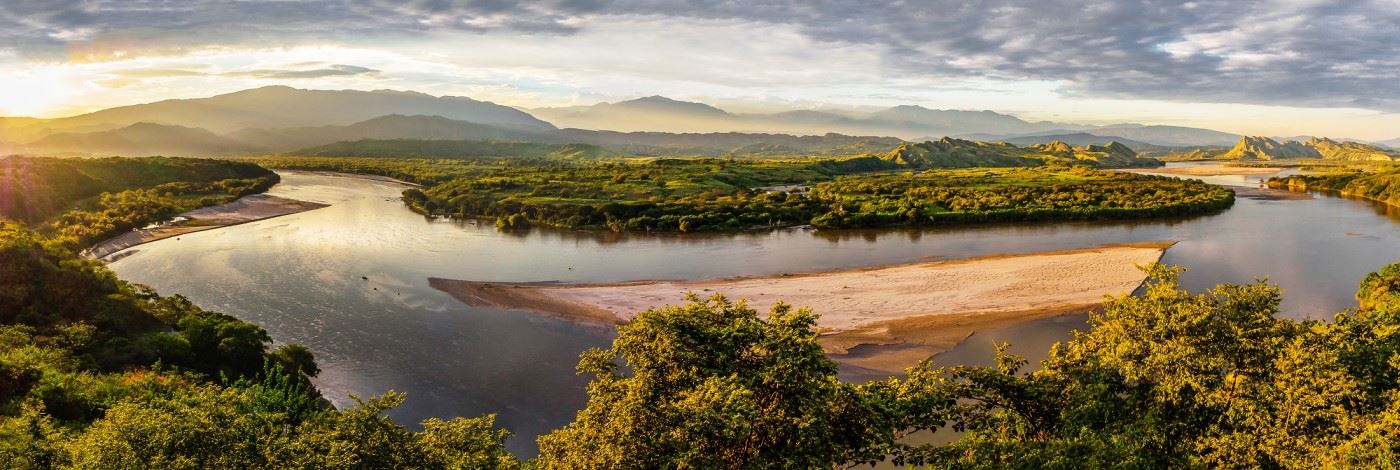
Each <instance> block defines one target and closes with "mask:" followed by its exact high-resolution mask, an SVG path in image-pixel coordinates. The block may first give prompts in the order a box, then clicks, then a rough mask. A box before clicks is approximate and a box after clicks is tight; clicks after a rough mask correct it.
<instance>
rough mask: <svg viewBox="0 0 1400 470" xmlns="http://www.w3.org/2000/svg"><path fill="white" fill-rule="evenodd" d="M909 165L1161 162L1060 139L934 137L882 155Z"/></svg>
mask: <svg viewBox="0 0 1400 470" xmlns="http://www.w3.org/2000/svg"><path fill="white" fill-rule="evenodd" d="M884 158H885V159H886V160H889V161H891V162H893V163H896V164H899V165H903V166H909V167H913V168H970V167H1007V166H1038V165H1045V164H1050V163H1056V164H1086V163H1087V164H1089V165H1091V166H1098V167H1151V166H1161V163H1160V162H1158V161H1156V160H1151V159H1145V158H1138V155H1137V152H1134V151H1133V149H1131V148H1128V146H1126V145H1123V144H1121V143H1118V142H1110V143H1108V144H1107V145H1086V146H1073V145H1070V144H1067V143H1065V142H1061V141H1058V140H1057V141H1052V142H1048V143H1045V144H1040V145H1032V146H1028V147H1019V146H1016V145H1013V144H1009V143H1006V142H982V141H974V140H964V139H957V138H952V137H944V138H941V139H938V140H936V141H925V142H921V143H914V144H904V145H900V146H899V147H897V148H895V149H894V150H892V151H890V152H889V153H888V154H886V155H885V157H884Z"/></svg>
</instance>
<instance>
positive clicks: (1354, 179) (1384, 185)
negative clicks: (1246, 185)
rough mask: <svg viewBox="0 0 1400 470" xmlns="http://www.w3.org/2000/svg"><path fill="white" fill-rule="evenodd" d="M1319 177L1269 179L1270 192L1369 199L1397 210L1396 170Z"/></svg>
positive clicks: (1399, 173) (1399, 185)
mask: <svg viewBox="0 0 1400 470" xmlns="http://www.w3.org/2000/svg"><path fill="white" fill-rule="evenodd" d="M1325 169H1326V170H1327V171H1328V172H1327V173H1323V174H1310V175H1292V176H1285V177H1275V178H1269V179H1268V181H1266V182H1265V183H1266V184H1268V185H1269V187H1270V188H1277V189H1288V190H1291V191H1329V192H1335V193H1339V194H1341V195H1343V196H1350V197H1358V198H1362V199H1370V200H1372V201H1379V202H1383V203H1386V204H1389V205H1392V206H1400V170H1394V169H1392V168H1390V167H1387V168H1385V169H1381V170H1379V171H1367V169H1366V167H1350V168H1348V169H1341V170H1339V169H1338V168H1335V167H1326V168H1325Z"/></svg>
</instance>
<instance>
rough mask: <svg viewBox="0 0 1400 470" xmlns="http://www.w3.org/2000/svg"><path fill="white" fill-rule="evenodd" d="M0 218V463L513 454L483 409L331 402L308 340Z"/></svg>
mask: <svg viewBox="0 0 1400 470" xmlns="http://www.w3.org/2000/svg"><path fill="white" fill-rule="evenodd" d="M269 342H270V338H269V337H268V335H267V333H266V332H265V331H263V329H262V328H259V327H257V326H256V325H253V324H251V323H246V322H243V321H239V320H237V319H235V318H233V317H230V316H227V315H223V314H219V313H214V312H209V311H205V310H203V309H200V308H199V307H197V306H195V305H194V304H193V303H191V302H190V301H189V300H187V299H185V298H183V297H178V296H175V297H162V296H159V295H157V294H155V293H154V292H151V291H150V290H149V289H147V288H145V287H142V286H137V285H132V284H128V283H125V282H123V281H120V280H118V279H116V277H115V276H113V275H112V273H111V272H110V271H108V270H107V269H106V268H105V267H103V266H102V265H101V264H100V263H98V262H96V261H91V260H83V259H79V258H77V257H76V256H74V255H73V254H72V252H71V251H69V250H67V249H65V248H63V246H62V244H61V243H56V242H54V241H53V240H47V239H45V238H43V237H42V236H39V235H37V234H35V233H34V232H32V231H30V230H27V229H25V228H23V227H20V226H18V225H15V224H11V223H5V222H0V467H3V468H513V467H515V466H516V462H515V460H514V458H513V457H511V456H510V455H509V454H507V453H506V452H505V450H504V446H503V443H504V440H505V439H506V438H507V437H508V436H509V433H507V432H506V431H504V430H499V429H496V428H494V426H493V418H492V417H490V416H488V417H484V418H476V419H462V418H457V419H454V420H451V421H440V420H430V421H428V422H425V423H424V431H423V432H417V433H415V432H411V431H409V430H407V429H405V428H403V427H402V426H399V425H397V424H394V423H393V422H392V421H390V420H389V419H388V418H386V417H384V416H383V413H384V412H385V411H387V410H388V409H390V408H393V407H395V406H398V405H399V404H401V403H402V402H403V397H402V395H396V394H389V395H386V396H384V397H379V398H376V399H373V400H369V401H367V402H363V403H361V404H360V405H359V406H357V407H355V408H352V409H349V410H345V411H337V410H333V409H330V408H329V407H328V406H327V405H326V403H325V402H324V400H322V399H321V397H320V393H319V392H318V391H317V390H316V389H315V387H313V386H312V385H311V382H310V377H311V376H314V375H315V374H316V373H318V372H319V369H318V368H317V367H316V363H315V359H314V358H313V357H312V354H311V352H310V351H309V350H307V349H306V348H305V347H302V346H298V345H283V346H280V347H278V348H276V349H274V350H270V351H269V350H268V349H267V344H268V343H269Z"/></svg>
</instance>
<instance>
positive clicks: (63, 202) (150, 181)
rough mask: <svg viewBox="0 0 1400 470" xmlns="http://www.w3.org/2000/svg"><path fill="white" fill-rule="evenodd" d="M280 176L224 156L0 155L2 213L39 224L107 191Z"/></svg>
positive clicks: (1, 216)
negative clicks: (206, 157) (192, 157)
mask: <svg viewBox="0 0 1400 470" xmlns="http://www.w3.org/2000/svg"><path fill="white" fill-rule="evenodd" d="M275 177H276V175H275V174H274V173H272V172H271V171H268V170H267V169H264V168H262V167H260V166H257V165H254V164H252V163H241V162H229V161H220V160H203V159H189V158H165V157H149V158H99V159H59V158H31V157H4V158H0V218H7V219H13V220H18V221H21V222H29V223H35V222H40V221H43V220H47V219H49V218H50V217H53V216H54V215H57V214H58V213H60V212H63V211H66V210H69V209H73V208H74V207H75V206H78V205H80V203H83V202H88V200H90V199H92V198H94V197H96V196H98V195H100V194H102V193H115V192H120V191H125V190H129V189H136V188H152V187H156V186H159V185H164V184H184V185H189V184H193V183H215V182H220V181H224V180H244V179H260V178H275ZM172 191H176V192H178V190H175V189H173V188H172Z"/></svg>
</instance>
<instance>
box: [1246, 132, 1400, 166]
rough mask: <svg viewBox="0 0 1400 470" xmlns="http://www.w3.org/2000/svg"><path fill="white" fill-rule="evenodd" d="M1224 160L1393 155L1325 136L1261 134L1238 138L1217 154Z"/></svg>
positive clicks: (1391, 157) (1389, 157)
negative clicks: (1293, 137)
mask: <svg viewBox="0 0 1400 470" xmlns="http://www.w3.org/2000/svg"><path fill="white" fill-rule="evenodd" d="M1219 158H1221V159H1225V160H1277V159H1287V158H1322V159H1328V160H1381V161H1389V160H1394V159H1395V158H1396V154H1394V153H1392V152H1387V151H1385V150H1384V149H1381V148H1380V147H1377V146H1374V145H1369V144H1363V143H1360V142H1345V141H1336V140H1332V139H1327V138H1321V139H1319V138H1316V137H1314V138H1311V139H1308V140H1307V141H1306V142H1298V141H1296V140H1288V141H1283V142H1279V141H1277V140H1274V139H1271V138H1268V137H1262V136H1248V137H1241V138H1240V141H1239V143H1238V144H1235V147H1234V148H1231V149H1230V150H1229V151H1228V152H1225V153H1224V154H1222V155H1220V157H1219Z"/></svg>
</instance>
